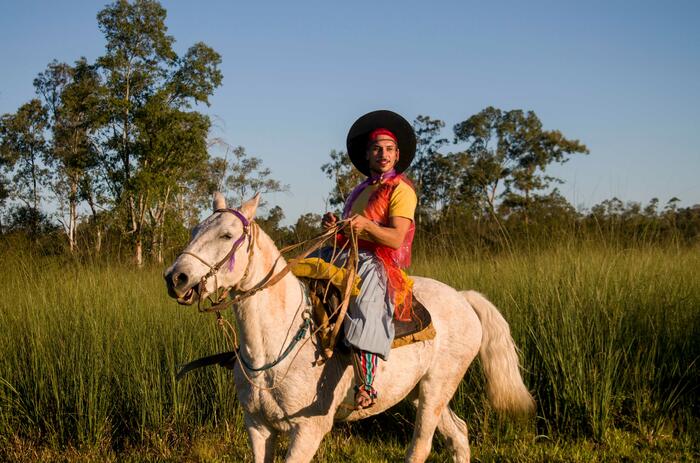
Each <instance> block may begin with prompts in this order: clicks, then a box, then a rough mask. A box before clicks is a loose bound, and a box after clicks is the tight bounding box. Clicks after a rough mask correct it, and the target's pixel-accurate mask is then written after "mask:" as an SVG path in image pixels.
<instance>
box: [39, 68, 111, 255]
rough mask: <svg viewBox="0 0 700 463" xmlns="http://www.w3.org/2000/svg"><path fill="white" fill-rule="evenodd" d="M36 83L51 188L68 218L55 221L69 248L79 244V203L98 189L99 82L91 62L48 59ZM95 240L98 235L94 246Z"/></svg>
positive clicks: (97, 242)
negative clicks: (46, 137) (41, 104)
mask: <svg viewBox="0 0 700 463" xmlns="http://www.w3.org/2000/svg"><path fill="white" fill-rule="evenodd" d="M34 87H35V89H36V92H37V94H38V95H39V96H40V97H41V99H42V100H43V102H44V107H45V109H46V111H47V114H48V116H49V117H48V122H49V123H48V128H49V129H50V132H51V141H50V143H49V145H48V149H47V156H46V158H47V164H48V165H49V166H50V167H51V168H52V175H51V177H50V182H51V188H52V190H53V192H54V194H55V196H56V198H57V200H58V203H59V210H60V211H65V210H66V209H67V219H63V218H61V217H59V221H60V222H61V223H62V225H63V228H64V231H65V233H66V237H67V238H68V244H69V248H70V250H71V252H72V251H74V250H75V249H76V246H77V243H76V230H77V225H78V205H79V203H80V202H81V200H82V199H85V198H87V197H88V196H92V195H93V194H94V191H95V190H96V185H95V183H96V182H95V179H96V175H95V172H94V170H95V168H96V167H97V160H98V157H97V145H96V140H95V133H96V131H97V129H98V128H99V127H100V126H101V124H102V123H103V118H102V115H103V113H102V111H101V110H100V101H101V95H102V89H103V87H102V86H101V82H100V79H99V76H98V74H97V71H96V69H95V67H94V66H93V65H90V64H89V63H88V62H87V60H86V59H85V58H81V59H80V60H78V61H77V62H76V63H75V66H69V65H68V64H66V63H59V62H57V61H53V62H51V63H49V65H48V66H47V68H46V70H45V71H43V72H41V73H40V74H39V75H38V76H37V78H36V79H34ZM91 199H92V198H91ZM93 215H94V208H93ZM99 242H100V239H99V238H98V239H97V240H96V244H97V245H98V246H99Z"/></svg>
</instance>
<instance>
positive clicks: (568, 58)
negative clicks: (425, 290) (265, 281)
mask: <svg viewBox="0 0 700 463" xmlns="http://www.w3.org/2000/svg"><path fill="white" fill-rule="evenodd" d="M259 3H260V4H252V2H230V1H229V2H225V1H207V2H191V1H164V2H163V5H164V6H165V8H166V9H167V10H168V19H167V21H166V24H167V26H168V28H169V33H170V34H171V35H173V36H174V37H175V39H176V43H175V48H176V51H177V52H178V53H184V51H185V50H186V49H187V48H188V47H189V46H190V45H192V44H193V43H195V42H197V41H203V42H205V43H207V44H208V45H210V46H212V47H213V48H214V49H215V50H216V51H218V52H219V53H220V54H221V55H222V58H223V63H222V67H221V69H222V71H223V74H224V81H223V86H222V87H221V88H219V89H218V90H217V91H216V94H215V95H214V97H213V98H212V99H211V106H210V107H209V108H204V111H205V112H206V113H208V114H209V115H211V116H212V118H213V120H214V123H215V128H214V131H213V133H212V135H213V136H217V137H222V138H224V139H225V140H226V141H227V142H228V143H230V144H232V145H234V146H235V145H242V146H244V147H245V148H246V150H247V152H249V153H250V154H253V155H255V156H258V157H260V158H262V159H263V161H264V163H265V165H266V166H268V167H270V168H271V169H272V172H273V175H274V177H275V178H278V179H279V180H281V181H282V182H283V183H286V184H289V186H290V191H289V193H286V194H276V195H273V197H272V198H269V199H270V202H272V203H277V204H280V205H281V206H282V207H283V208H284V210H285V213H286V215H287V218H288V219H290V220H294V219H296V217H298V216H299V214H301V213H303V212H323V210H324V209H325V201H324V199H325V197H326V196H327V194H328V191H329V190H330V188H331V184H330V182H329V181H328V180H326V179H325V178H324V177H323V174H322V173H321V171H320V168H319V167H320V165H321V164H323V163H324V162H326V161H327V160H328V153H329V151H330V150H331V149H344V142H345V136H346V134H347V129H348V128H349V126H350V125H351V124H352V122H353V121H354V120H355V119H356V118H357V117H358V116H360V115H362V114H364V113H365V112H368V111H371V110H374V109H380V108H386V109H392V110H394V111H397V112H399V113H401V114H403V115H404V116H405V117H406V118H407V119H409V120H413V118H415V116H417V115H419V114H423V115H429V116H431V117H433V118H439V119H442V120H444V121H445V122H446V124H447V127H446V130H445V132H444V135H445V136H447V137H448V138H452V129H451V128H452V126H453V125H454V124H456V123H458V122H461V121H463V120H465V119H466V118H468V117H469V116H470V115H472V114H474V113H477V112H479V111H480V110H481V109H483V108H484V107H486V106H489V105H492V106H496V107H499V108H501V109H505V110H508V109H524V110H533V111H535V112H536V113H537V115H538V116H539V117H540V119H541V120H542V122H543V124H544V127H545V128H547V129H559V130H561V131H562V132H563V133H564V134H565V136H567V137H569V138H576V139H579V140H581V141H582V142H584V143H585V144H586V145H587V146H588V147H589V149H590V151H591V153H590V155H588V156H578V157H576V158H574V159H572V160H571V161H570V162H568V163H566V164H564V165H563V166H557V167H554V168H552V173H554V174H555V175H557V176H559V177H561V178H562V179H564V180H565V181H566V183H565V184H564V185H563V186H561V187H560V189H561V191H562V193H563V194H564V195H565V196H566V197H567V198H568V199H569V200H570V201H571V202H572V203H573V204H574V205H575V206H583V207H590V206H592V205H594V204H596V203H598V202H600V201H601V200H603V199H607V198H610V197H612V196H617V197H619V198H621V199H622V200H625V201H640V202H642V203H646V202H648V201H649V200H650V199H651V198H652V197H658V198H659V199H660V200H661V202H662V204H663V203H665V202H666V201H667V200H668V199H670V198H671V197H673V196H677V197H679V198H680V199H681V200H682V202H681V204H682V205H684V206H690V205H692V204H696V203H700V182H698V180H697V178H698V175H699V174H700V143H698V141H699V140H698V138H699V135H698V134H699V133H700V27H698V24H700V2H694V1H688V2H685V1H675V2H664V3H662V2H642V1H640V2H621V1H607V2H597V1H596V2H592V1H587V2H576V3H574V2H561V1H558V2H555V1H551V2H539V1H531V2H522V1H520V2H516V1H513V2H471V1H455V2H426V1H423V2H382V1H375V2H364V1H354V2H342V3H340V2H329V1H325V2H321V1H310V2H289V1H287V2H259ZM104 4H105V3H104V2H91V1H61V2H53V1H24V2H9V1H6V2H4V4H3V5H2V6H0V11H1V14H0V43H2V47H0V60H1V61H0V62H2V63H3V69H2V71H0V114H1V113H6V112H13V111H15V110H16V108H17V107H18V106H19V105H21V104H22V103H24V102H26V101H27V100H29V99H30V98H32V96H33V94H34V93H33V92H34V90H33V87H32V80H33V78H34V77H35V76H36V74H37V73H39V72H40V71H42V70H43V69H44V68H45V67H46V64H48V63H49V62H50V61H51V60H52V59H54V58H55V59H58V60H60V61H68V62H73V61H74V60H76V59H77V58H79V57H80V56H85V57H87V58H88V59H89V60H94V59H95V58H96V57H98V56H100V55H101V54H102V53H103V51H104V38H103V37H102V35H101V33H100V31H99V30H98V28H97V22H96V19H95V17H96V14H97V12H98V11H99V10H100V9H101V8H102V7H103V6H104ZM429 5H430V6H429ZM452 149H454V150H456V149H457V148H456V147H455V148H452ZM448 150H449V148H448Z"/></svg>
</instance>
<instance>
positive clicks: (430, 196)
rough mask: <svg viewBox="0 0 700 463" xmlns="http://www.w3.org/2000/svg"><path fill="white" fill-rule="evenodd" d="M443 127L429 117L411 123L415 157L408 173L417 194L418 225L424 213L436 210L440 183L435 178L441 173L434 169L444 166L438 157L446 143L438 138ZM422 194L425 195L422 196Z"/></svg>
mask: <svg viewBox="0 0 700 463" xmlns="http://www.w3.org/2000/svg"><path fill="white" fill-rule="evenodd" d="M444 127H445V123H444V122H443V121H441V120H440V119H431V118H430V116H421V115H419V116H418V117H416V119H415V120H414V121H413V130H414V131H415V133H416V155H415V157H414V159H413V163H412V164H411V169H410V173H411V174H412V177H413V178H414V179H415V186H416V189H417V193H418V201H419V204H418V210H417V211H416V217H417V219H418V223H420V222H421V220H422V217H423V215H425V213H426V212H428V211H429V210H431V209H432V210H434V209H435V208H436V203H437V202H438V196H437V195H436V194H435V193H436V192H437V190H438V188H436V186H437V185H436V183H440V184H442V182H441V181H440V180H437V179H436V176H440V173H441V169H440V168H436V167H437V166H441V167H442V166H444V161H445V157H444V156H442V155H440V153H439V150H440V148H441V147H442V146H444V145H446V144H447V143H448V140H447V139H446V138H438V137H439V136H440V131H441V130H442V129H443V128H444ZM426 184H427V185H426ZM424 192H425V193H426V194H423V193H424ZM424 209H427V211H425V210H424Z"/></svg>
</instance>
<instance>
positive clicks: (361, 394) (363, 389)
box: [355, 384, 377, 410]
mask: <svg viewBox="0 0 700 463" xmlns="http://www.w3.org/2000/svg"><path fill="white" fill-rule="evenodd" d="M376 399H377V391H376V390H375V389H374V388H373V387H372V386H367V385H365V384H363V385H361V386H355V410H364V409H366V408H370V407H372V406H373V405H374V404H375V403H376Z"/></svg>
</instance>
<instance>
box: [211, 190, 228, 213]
mask: <svg viewBox="0 0 700 463" xmlns="http://www.w3.org/2000/svg"><path fill="white" fill-rule="evenodd" d="M219 209H226V198H224V195H222V194H221V193H219V192H218V191H217V192H215V193H214V212H216V211H218V210H219Z"/></svg>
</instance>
